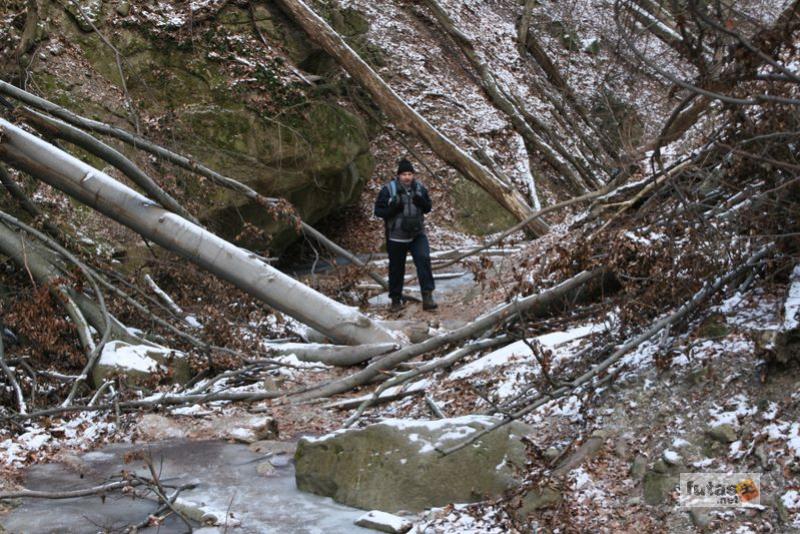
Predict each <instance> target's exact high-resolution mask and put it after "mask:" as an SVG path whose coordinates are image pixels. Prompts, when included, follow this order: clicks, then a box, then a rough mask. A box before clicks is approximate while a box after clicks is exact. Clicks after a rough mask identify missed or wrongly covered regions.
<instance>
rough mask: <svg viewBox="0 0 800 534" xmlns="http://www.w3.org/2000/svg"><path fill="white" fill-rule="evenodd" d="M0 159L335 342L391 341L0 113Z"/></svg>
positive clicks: (365, 320) (320, 296)
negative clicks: (1, 115)
mask: <svg viewBox="0 0 800 534" xmlns="http://www.w3.org/2000/svg"><path fill="white" fill-rule="evenodd" d="M0 159H2V160H4V161H6V162H8V163H9V164H11V165H13V166H15V167H17V168H18V169H20V170H23V171H25V172H27V173H29V174H31V175H32V176H34V177H36V178H38V179H40V180H42V181H44V182H46V183H48V184H50V185H52V186H53V187H55V188H57V189H60V190H62V191H64V192H65V193H67V194H68V195H70V196H72V197H74V198H76V199H77V200H79V201H80V202H83V203H84V204H86V205H88V206H91V207H93V208H94V209H96V210H98V211H100V212H101V213H103V214H105V215H107V216H108V217H110V218H112V219H114V220H116V221H117V222H119V223H120V224H123V225H125V226H127V227H129V228H131V229H132V230H134V231H135V232H137V233H139V234H140V235H142V236H143V237H146V238H147V239H150V240H151V241H153V242H155V243H157V244H159V245H161V246H162V247H164V248H166V249H167V250H171V251H173V252H175V253H176V254H178V255H180V256H183V257H184V258H186V259H188V260H190V261H192V262H194V263H196V264H197V265H199V266H200V267H203V268H204V269H207V270H208V271H210V272H211V273H213V274H215V275H217V276H219V277H220V278H223V279H225V280H227V281H228V282H231V283H232V284H234V285H236V286H237V287H239V288H240V289H242V290H243V291H246V292H247V293H249V294H250V295H252V296H253V297H255V298H257V299H259V300H261V301H263V302H265V303H266V304H268V305H269V306H272V307H273V308H275V309H277V310H280V311H281V312H283V313H285V314H287V315H289V316H290V317H293V318H295V319H297V320H298V321H300V322H301V323H304V324H307V325H309V326H311V327H312V328H315V329H317V330H319V331H320V332H322V333H323V334H324V335H326V336H328V337H330V338H331V339H333V340H334V341H336V342H338V343H344V344H353V345H358V344H365V343H379V342H393V341H395V340H394V338H393V337H392V336H391V334H389V332H387V331H386V330H385V329H383V328H382V327H381V326H379V325H378V324H377V323H375V322H374V321H372V320H371V319H370V318H368V317H366V316H365V315H363V314H361V313H359V312H358V311H357V310H355V309H353V308H350V307H348V306H345V305H344V304H341V303H338V302H336V301H334V300H333V299H331V298H328V297H326V296H325V295H323V294H321V293H318V292H317V291H314V290H313V289H311V288H310V287H308V286H305V285H303V284H301V283H300V282H298V281H297V280H294V279H293V278H291V277H289V276H287V275H285V274H283V273H281V272H280V271H278V270H277V269H275V268H273V267H272V266H270V265H268V264H267V263H265V262H263V261H262V260H261V259H259V258H258V257H257V256H256V255H255V254H253V253H251V252H248V251H246V250H244V249H241V248H239V247H237V246H235V245H233V244H231V243H229V242H227V241H225V240H224V239H222V238H220V237H218V236H216V235H214V234H212V233H210V232H208V231H207V230H205V229H203V228H201V227H199V226H197V225H195V224H193V223H191V222H189V221H187V220H186V219H183V218H182V217H180V216H178V215H176V214H175V213H172V212H170V211H167V210H166V209H164V208H162V207H160V206H158V205H157V204H155V203H154V202H153V201H151V200H149V199H147V198H146V197H144V196H142V195H141V194H139V193H137V192H136V191H134V190H133V189H131V188H129V187H127V186H125V185H123V184H121V183H119V182H117V181H116V180H114V179H113V178H112V177H110V176H108V175H107V174H105V173H103V172H101V171H99V170H97V169H95V168H94V167H91V166H89V165H87V164H85V163H83V162H82V161H80V160H78V159H77V158H75V157H73V156H71V155H69V154H67V153H66V152H63V151H62V150H59V149H57V148H56V147H54V146H53V145H50V144H49V143H46V142H45V141H43V140H41V139H39V138H38V137H35V136H33V135H31V134H29V133H27V132H25V131H23V130H21V129H20V128H18V127H16V126H14V125H13V124H11V123H10V122H8V121H6V120H4V119H0Z"/></svg>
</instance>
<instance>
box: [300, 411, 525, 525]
mask: <svg viewBox="0 0 800 534" xmlns="http://www.w3.org/2000/svg"><path fill="white" fill-rule="evenodd" d="M497 421H498V419H496V418H492V417H488V416H465V417H458V418H451V419H441V420H437V421H412V420H387V421H384V422H381V423H378V424H374V425H370V426H368V427H365V428H363V429H355V430H347V431H340V432H336V433H333V434H330V435H328V436H323V437H321V438H303V439H301V440H300V442H299V443H298V447H297V453H296V455H295V463H296V480H297V487H298V488H299V489H301V490H303V491H309V492H312V493H317V494H319V495H327V496H330V497H333V499H334V500H336V501H338V502H341V503H343V504H348V505H351V506H356V507H358V508H364V509H377V510H383V511H387V512H396V511H399V510H410V511H420V510H424V509H426V508H430V507H433V506H443V505H446V504H448V503H454V502H455V503H464V502H474V501H478V500H481V499H483V498H486V497H495V496H499V495H501V494H502V493H503V492H504V491H506V490H508V489H510V488H513V487H515V486H517V485H518V484H519V482H520V478H521V475H520V474H519V471H518V470H519V469H520V468H522V467H524V465H525V461H526V454H525V446H524V444H523V443H522V440H521V438H522V437H523V436H525V435H526V434H528V433H529V432H530V427H528V426H527V425H525V424H522V423H519V422H513V423H510V424H508V425H505V426H503V427H501V428H500V429H498V430H496V431H494V432H491V433H489V434H487V435H486V436H483V437H482V438H481V439H480V440H478V441H477V442H476V443H474V444H472V445H470V446H468V447H465V448H463V449H461V450H459V451H457V452H455V453H453V454H450V455H447V456H442V455H441V454H440V453H439V452H438V451H437V449H442V448H447V447H450V446H452V445H455V444H457V443H459V442H460V441H461V440H463V439H465V438H468V437H469V436H471V435H472V434H474V433H476V432H478V431H480V430H482V429H484V428H486V427H488V426H490V425H492V424H493V423H495V422H497Z"/></svg>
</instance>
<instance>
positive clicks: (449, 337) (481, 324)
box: [295, 269, 603, 400]
mask: <svg viewBox="0 0 800 534" xmlns="http://www.w3.org/2000/svg"><path fill="white" fill-rule="evenodd" d="M602 274H603V271H602V270H599V269H597V270H594V271H584V272H582V273H580V274H578V275H576V276H574V277H572V278H570V279H569V280H566V281H564V282H562V283H560V284H558V285H557V286H555V287H553V288H550V289H548V290H546V291H543V292H542V293H539V294H537V295H531V296H529V297H524V298H521V299H516V300H514V301H512V302H509V303H508V304H505V305H503V306H500V307H499V308H497V309H496V310H494V311H491V312H489V313H486V314H484V315H482V316H480V317H479V318H478V319H476V320H475V321H473V322H471V323H469V324H467V325H464V326H462V327H461V328H458V329H456V330H453V331H452V332H446V333H444V334H440V335H438V336H434V337H432V338H430V339H427V340H425V341H423V342H422V343H417V344H415V345H409V346H406V347H403V348H401V349H400V350H398V351H396V352H393V353H391V354H389V355H388V356H385V357H383V358H381V359H379V360H377V361H376V362H374V363H371V364H370V365H368V366H367V367H366V368H364V369H363V370H361V371H359V372H357V373H353V374H352V375H350V376H346V377H344V378H342V379H340V380H335V381H333V382H330V383H328V384H325V385H322V386H320V387H318V388H315V389H312V390H310V391H308V392H306V393H302V394H299V395H297V396H295V398H296V399H298V400H308V399H314V398H320V397H329V396H331V395H336V394H337V393H343V392H345V391H349V390H351V389H353V388H355V387H358V386H361V385H363V384H366V383H367V382H369V381H370V380H372V379H373V378H375V377H376V376H378V375H379V374H381V373H383V372H385V371H388V370H389V369H392V368H394V367H396V366H397V365H399V364H400V363H403V362H405V361H407V360H410V359H411V358H415V357H417V356H420V355H422V354H425V353H426V352H430V351H432V350H436V349H439V348H441V347H444V346H445V345H447V344H449V343H457V342H459V341H463V340H465V339H469V338H471V337H475V336H477V335H479V334H481V333H483V332H485V331H487V330H488V329H490V328H493V327H495V326H497V325H500V324H503V323H505V322H508V321H510V320H512V319H514V318H515V317H518V316H519V314H522V313H527V314H531V315H539V316H541V315H544V314H546V313H547V312H549V311H550V310H551V309H552V308H553V307H554V306H556V305H557V304H560V303H561V302H563V301H565V300H567V299H569V297H571V296H574V295H575V294H576V293H577V292H578V291H580V290H581V289H582V288H583V287H584V286H585V285H586V284H587V283H589V282H590V281H592V280H596V279H598V278H600V277H601V275H602Z"/></svg>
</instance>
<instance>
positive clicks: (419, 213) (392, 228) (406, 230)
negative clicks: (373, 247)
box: [375, 179, 431, 242]
mask: <svg viewBox="0 0 800 534" xmlns="http://www.w3.org/2000/svg"><path fill="white" fill-rule="evenodd" d="M393 181H394V182H395V186H396V187H395V189H396V191H397V198H396V199H395V200H392V194H391V187H390V184H386V185H384V186H383V187H382V188H381V191H380V193H378V198H377V199H375V216H376V217H380V218H381V219H383V220H384V222H385V225H386V239H387V240H391V241H403V242H410V241H412V240H413V239H414V238H415V237H417V236H418V235H419V234H422V233H425V215H424V214H426V213H429V212H430V211H431V197H429V196H428V190H427V189H425V186H424V185H422V184H421V183H420V182H419V181H417V180H414V181H413V182H411V186H410V187H409V188H408V189H406V188H405V187H403V185H402V184H401V183H400V181H399V180H397V179H394V180H393ZM415 227H416V228H415Z"/></svg>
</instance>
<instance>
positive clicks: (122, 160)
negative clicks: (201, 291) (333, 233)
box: [0, 80, 389, 289]
mask: <svg viewBox="0 0 800 534" xmlns="http://www.w3.org/2000/svg"><path fill="white" fill-rule="evenodd" d="M0 93H3V94H6V95H8V96H10V97H12V98H15V99H17V100H19V101H20V102H23V103H25V104H28V105H29V106H32V107H35V108H37V109H40V110H42V111H45V112H47V113H50V114H52V115H53V116H55V117H58V118H60V119H61V120H62V121H63V122H61V121H58V120H55V119H52V118H50V117H48V116H46V115H42V114H40V113H36V112H35V111H32V110H23V113H22V114H23V117H26V118H27V119H29V120H30V121H31V124H32V126H34V127H35V128H37V129H38V130H39V131H40V132H42V133H44V134H45V135H52V136H55V137H59V138H61V139H64V140H66V141H69V142H71V143H74V144H76V145H78V146H80V147H81V148H83V149H84V150H86V151H88V152H90V153H92V154H94V155H95V156H97V157H99V158H101V159H103V160H104V161H106V162H108V163H110V164H111V165H113V166H114V167H116V168H117V169H119V170H120V171H121V172H122V173H123V174H125V175H126V176H128V178H130V179H131V180H132V181H133V182H134V183H135V184H136V185H138V186H139V187H141V188H142V190H143V191H145V192H146V193H147V194H148V195H150V196H151V197H152V198H153V199H154V200H156V201H157V202H159V203H160V204H161V205H162V206H163V207H165V208H167V209H169V210H170V211H173V212H175V213H177V214H178V215H180V216H182V217H184V218H185V219H189V220H190V221H191V222H193V223H195V224H199V223H198V222H197V220H196V219H195V218H194V217H193V216H192V215H191V214H189V213H188V211H187V210H186V209H185V208H183V206H181V205H180V204H179V203H178V202H177V201H176V200H175V199H173V198H172V197H171V196H169V195H168V194H167V193H166V192H165V191H164V190H163V189H161V187H160V186H159V185H158V184H156V183H155V181H154V180H153V179H152V178H150V177H149V176H147V174H145V173H144V172H143V171H141V169H139V168H138V167H136V165H135V164H134V163H133V162H131V161H130V160H129V159H128V158H126V157H125V156H124V155H123V154H121V153H119V152H118V151H116V150H115V149H113V148H112V147H110V146H108V145H106V144H105V143H103V142H101V141H99V140H97V139H95V138H93V137H92V136H90V135H88V134H86V133H84V132H83V131H82V130H81V128H82V129H86V130H89V131H93V132H96V133H100V134H103V135H108V136H110V137H114V138H115V139H118V140H120V141H122V142H124V143H127V144H128V145H130V146H132V147H134V148H136V149H140V150H144V151H145V152H148V153H150V154H153V155H154V156H157V157H160V158H164V159H166V160H167V161H169V162H170V163H172V164H174V165H177V166H178V167H181V168H182V169H186V170H188V171H190V172H193V173H195V174H198V175H200V176H203V177H205V178H208V179H209V180H210V181H211V182H212V183H213V184H215V185H217V186H219V187H224V188H226V189H229V190H231V191H235V192H237V193H240V194H241V195H243V196H244V197H246V198H248V199H250V200H252V201H254V202H256V203H257V204H259V205H261V206H277V205H278V204H279V203H280V200H279V199H276V198H270V197H265V196H263V195H261V194H260V193H258V192H257V191H256V190H254V189H253V188H251V187H249V186H247V185H246V184H243V183H241V182H239V181H237V180H234V179H233V178H229V177H227V176H223V175H221V174H219V173H218V172H216V171H214V170H212V169H210V168H208V167H206V166H204V165H202V164H200V163H198V162H196V161H194V160H193V159H192V158H190V157H187V156H184V155H181V154H177V153H175V152H172V151H171V150H167V149H166V148H164V147H162V146H160V145H157V144H155V143H152V142H150V141H149V140H147V139H146V138H144V137H142V136H140V135H137V134H134V133H131V132H128V131H126V130H123V129H121V128H116V127H114V126H111V125H109V124H105V123H102V122H99V121H95V120H92V119H87V118H86V117H81V116H80V115H76V114H75V113H72V112H71V111H69V110H67V109H65V108H62V107H61V106H58V105H57V104H54V103H52V102H50V101H48V100H45V99H44V98H41V97H38V96H36V95H33V94H31V93H28V92H27V91H23V90H22V89H20V88H18V87H14V86H13V85H11V84H8V83H6V82H4V81H2V80H0ZM292 219H293V221H294V222H296V223H297V224H299V226H300V228H301V229H302V230H303V232H305V233H306V234H307V235H310V236H311V237H313V238H314V239H316V240H317V241H318V242H319V243H320V244H322V245H323V246H324V247H326V248H327V249H328V250H330V251H331V252H333V253H335V254H339V255H341V256H344V257H345V258H347V259H348V260H350V261H351V262H353V263H354V264H355V265H358V266H359V267H361V268H362V269H364V270H365V272H366V273H367V274H368V275H369V276H370V278H372V279H373V280H375V281H376V282H378V283H379V284H381V286H383V287H384V289H389V284H388V282H387V281H386V279H384V278H383V277H381V276H380V275H379V274H377V273H375V272H374V271H372V270H370V269H369V268H368V267H367V265H366V264H365V263H364V262H362V261H361V260H359V259H358V257H356V256H355V255H354V254H352V253H351V252H349V251H348V250H346V249H344V248H342V247H340V246H339V245H337V244H336V243H334V242H333V241H331V240H330V239H328V238H327V237H326V236H325V235H324V234H322V233H321V232H319V231H318V230H316V229H315V228H313V227H312V226H311V225H310V224H308V223H306V222H305V221H303V220H302V219H300V217H298V216H292Z"/></svg>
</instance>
